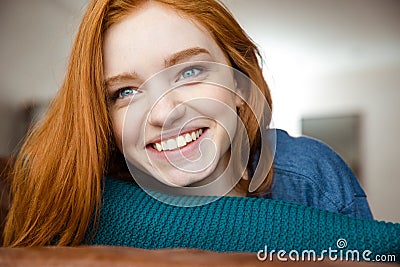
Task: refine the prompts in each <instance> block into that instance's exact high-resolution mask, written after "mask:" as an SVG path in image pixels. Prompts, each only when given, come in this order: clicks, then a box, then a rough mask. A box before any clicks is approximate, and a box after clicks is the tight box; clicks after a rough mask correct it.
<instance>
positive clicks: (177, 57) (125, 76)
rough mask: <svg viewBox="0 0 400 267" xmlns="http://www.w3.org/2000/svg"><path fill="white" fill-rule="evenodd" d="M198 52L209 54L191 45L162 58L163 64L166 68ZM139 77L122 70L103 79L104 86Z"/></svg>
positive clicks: (134, 73)
mask: <svg viewBox="0 0 400 267" xmlns="http://www.w3.org/2000/svg"><path fill="white" fill-rule="evenodd" d="M199 54H208V55H211V54H210V52H209V51H208V50H207V49H204V48H201V47H192V48H188V49H185V50H182V51H179V52H176V53H174V54H172V55H171V56H169V57H168V58H167V59H165V60H164V65H165V67H166V68H168V67H171V66H173V65H175V64H176V63H177V62H181V61H184V60H186V59H188V58H190V57H193V56H197V55H199ZM136 79H139V76H138V75H137V73H136V72H124V73H121V74H117V75H114V76H112V77H109V78H107V79H106V80H105V85H106V87H109V86H111V85H112V84H113V83H117V82H122V81H129V80H130V81H131V80H136Z"/></svg>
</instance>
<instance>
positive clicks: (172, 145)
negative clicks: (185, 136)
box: [167, 139, 178, 150]
mask: <svg viewBox="0 0 400 267" xmlns="http://www.w3.org/2000/svg"><path fill="white" fill-rule="evenodd" d="M167 145H168V149H169V150H174V149H176V148H177V147H178V144H177V143H176V140H175V139H169V140H168V141H167Z"/></svg>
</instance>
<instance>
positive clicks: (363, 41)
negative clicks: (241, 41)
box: [0, 0, 400, 222]
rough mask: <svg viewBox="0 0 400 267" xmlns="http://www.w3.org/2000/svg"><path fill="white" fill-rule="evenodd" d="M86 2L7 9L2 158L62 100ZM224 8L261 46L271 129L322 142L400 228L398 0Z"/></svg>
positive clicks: (254, 0) (276, 0)
mask: <svg viewBox="0 0 400 267" xmlns="http://www.w3.org/2000/svg"><path fill="white" fill-rule="evenodd" d="M87 2H88V1H87V0H32V1H27V0H13V1H11V0H9V1H2V5H1V6H2V7H1V9H0V155H9V154H10V153H11V152H12V151H13V149H14V148H15V147H16V146H17V144H18V142H19V140H20V139H21V138H22V137H23V135H24V133H25V131H26V129H27V127H28V125H29V124H30V122H31V121H32V120H36V119H37V118H38V117H39V116H40V114H42V113H43V111H44V110H45V109H46V107H47V105H48V103H49V101H50V100H51V99H52V97H54V95H56V94H57V90H58V88H59V87H60V85H61V83H62V80H63V75H64V72H65V69H66V66H67V60H68V55H69V52H70V50H71V46H72V41H73V37H74V35H75V32H76V30H77V25H78V24H79V21H80V18H81V15H82V13H83V10H84V7H85V6H86V5H87ZM224 3H225V4H226V5H227V6H228V7H229V8H230V9H231V11H232V12H233V14H234V15H235V16H236V17H237V18H238V20H239V22H240V23H241V25H242V26H243V27H244V28H245V29H246V31H247V32H248V33H249V35H250V36H251V37H252V39H253V40H254V41H255V42H256V43H257V44H258V45H259V47H260V48H261V51H262V53H263V56H264V59H265V76H266V78H267V81H268V83H269V85H270V87H271V91H272V94H273V100H274V106H273V109H274V115H273V117H274V126H275V127H278V128H283V129H285V130H287V131H288V132H289V133H290V134H292V135H295V136H297V135H301V134H302V133H304V132H305V133H307V134H308V135H313V134H314V133H315V136H316V137H318V138H321V139H323V140H324V139H325V141H326V142H327V143H328V144H329V145H331V146H332V147H334V148H335V149H336V150H337V151H338V152H339V153H340V154H341V155H342V156H343V157H345V160H346V161H347V162H348V163H349V164H350V165H352V166H354V169H355V170H356V172H357V174H358V177H359V180H360V182H361V184H362V186H363V187H364V189H365V191H366V193H367V195H368V199H369V202H370V205H371V209H372V212H373V214H374V216H375V218H377V219H380V220H388V221H396V222H400V208H399V206H398V205H399V204H400V194H399V193H398V192H397V191H398V189H399V188H400V168H399V167H398V166H399V165H400V142H399V140H398V136H399V133H400V119H399V116H400V1H398V0H379V1H378V0H247V1H244V0H224ZM348 118H356V119H355V120H354V121H353V122H348V120H347V119H348ZM332 119H333V120H332ZM343 119H344V120H343ZM310 122H313V123H315V122H318V124H312V125H314V126H313V127H311V128H310V127H309V125H310ZM315 125H316V126H315ZM307 127H308V128H307ZM310 129H312V131H311V130H310ZM331 141H332V143H331ZM346 142H347V143H346ZM342 149H343V150H342ZM353 161H354V162H355V163H354V162H353Z"/></svg>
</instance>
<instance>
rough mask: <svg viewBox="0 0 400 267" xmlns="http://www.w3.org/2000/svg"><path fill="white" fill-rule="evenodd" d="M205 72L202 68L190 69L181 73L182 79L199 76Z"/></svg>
mask: <svg viewBox="0 0 400 267" xmlns="http://www.w3.org/2000/svg"><path fill="white" fill-rule="evenodd" d="M202 71H203V68H201V67H190V68H187V69H185V70H184V71H182V72H181V75H180V77H179V80H180V79H187V78H191V77H195V76H197V75H199V74H200V73H201V72H202Z"/></svg>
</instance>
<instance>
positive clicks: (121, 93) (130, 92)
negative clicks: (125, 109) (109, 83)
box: [111, 87, 139, 100]
mask: <svg viewBox="0 0 400 267" xmlns="http://www.w3.org/2000/svg"><path fill="white" fill-rule="evenodd" d="M137 93H139V91H138V90H135V89H133V87H124V88H121V89H119V90H117V91H116V92H115V93H114V94H113V95H112V97H111V99H112V100H117V99H124V98H126V97H130V96H134V95H136V94H137Z"/></svg>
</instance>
